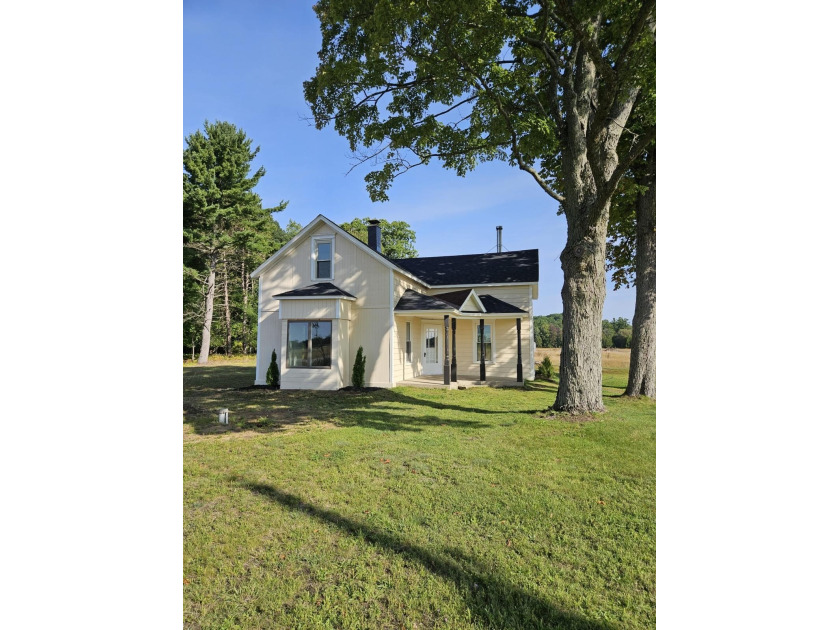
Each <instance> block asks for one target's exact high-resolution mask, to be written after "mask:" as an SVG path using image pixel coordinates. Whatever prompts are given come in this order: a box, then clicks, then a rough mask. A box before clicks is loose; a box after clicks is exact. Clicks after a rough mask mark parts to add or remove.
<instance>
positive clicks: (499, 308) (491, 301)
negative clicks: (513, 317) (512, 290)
mask: <svg viewBox="0 0 840 630" xmlns="http://www.w3.org/2000/svg"><path fill="white" fill-rule="evenodd" d="M478 299H479V300H481V303H482V304H484V308H485V309H487V312H488V313H527V312H528V311H525V310H523V309H521V308H519V307H518V306H514V305H513V304H510V303H508V302H505V301H504V300H500V299H499V298H497V297H493V296H492V295H488V294H485V295H479V296H478Z"/></svg>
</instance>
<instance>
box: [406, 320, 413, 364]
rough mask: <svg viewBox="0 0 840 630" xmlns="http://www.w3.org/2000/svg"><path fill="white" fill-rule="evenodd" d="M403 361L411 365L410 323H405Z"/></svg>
mask: <svg viewBox="0 0 840 630" xmlns="http://www.w3.org/2000/svg"><path fill="white" fill-rule="evenodd" d="M405 360H406V361H408V362H409V363H411V361H412V358H411V322H406V323H405Z"/></svg>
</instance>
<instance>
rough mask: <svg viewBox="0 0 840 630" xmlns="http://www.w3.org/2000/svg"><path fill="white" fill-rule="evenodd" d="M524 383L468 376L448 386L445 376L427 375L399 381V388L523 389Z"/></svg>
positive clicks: (451, 382) (499, 377)
mask: <svg viewBox="0 0 840 630" xmlns="http://www.w3.org/2000/svg"><path fill="white" fill-rule="evenodd" d="M524 385H525V383H524V382H520V381H517V380H516V379H515V378H510V377H504V376H497V377H493V378H490V379H487V380H484V381H482V380H480V379H479V378H478V374H475V375H467V376H466V377H462V378H460V380H457V381H450V383H449V384H448V385H447V384H446V383H444V377H443V374H426V375H424V376H417V377H414V378H408V379H405V380H403V381H397V383H396V386H397V387H403V386H405V387H421V388H427V389H469V388H471V387H522V386H524Z"/></svg>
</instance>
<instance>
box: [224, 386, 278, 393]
mask: <svg viewBox="0 0 840 630" xmlns="http://www.w3.org/2000/svg"><path fill="white" fill-rule="evenodd" d="M255 389H267V390H269V391H272V392H279V391H280V387H279V386H277V387H275V386H274V385H246V386H245V387H236V388H234V390H233V391H235V392H250V391H253V390H255Z"/></svg>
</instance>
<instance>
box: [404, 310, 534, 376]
mask: <svg viewBox="0 0 840 630" xmlns="http://www.w3.org/2000/svg"><path fill="white" fill-rule="evenodd" d="M424 297H425V296H424ZM520 312H521V311H520ZM526 314H527V313H526ZM454 315H458V317H455V316H454ZM517 315H519V312H516V313H481V312H474V313H473V312H459V311H455V310H454V309H453V311H452V312H450V313H443V314H441V313H439V312H434V311H431V310H425V311H423V312H420V313H410V314H408V313H405V312H396V311H395V318H394V319H395V324H396V325H395V327H394V333H395V334H394V351H393V357H394V364H393V376H394V384H395V385H398V386H399V385H408V386H411V387H426V388H429V387H431V388H439V389H458V388H467V387H517V386H520V387H521V386H522V385H523V384H524V378H523V377H524V375H525V370H524V369H523V363H525V364H527V363H528V362H530V361H531V353H530V352H528V354H527V356H523V348H522V345H523V344H522V341H523V337H526V338H528V339H529V340H530V320H526V322H527V325H528V330H527V331H526V332H525V335H523V331H522V328H523V326H522V324H523V322H522V319H523V318H522V317H521V316H520V317H517ZM526 351H527V350H526ZM528 374H529V375H530V374H531V371H530V370H529V371H528Z"/></svg>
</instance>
